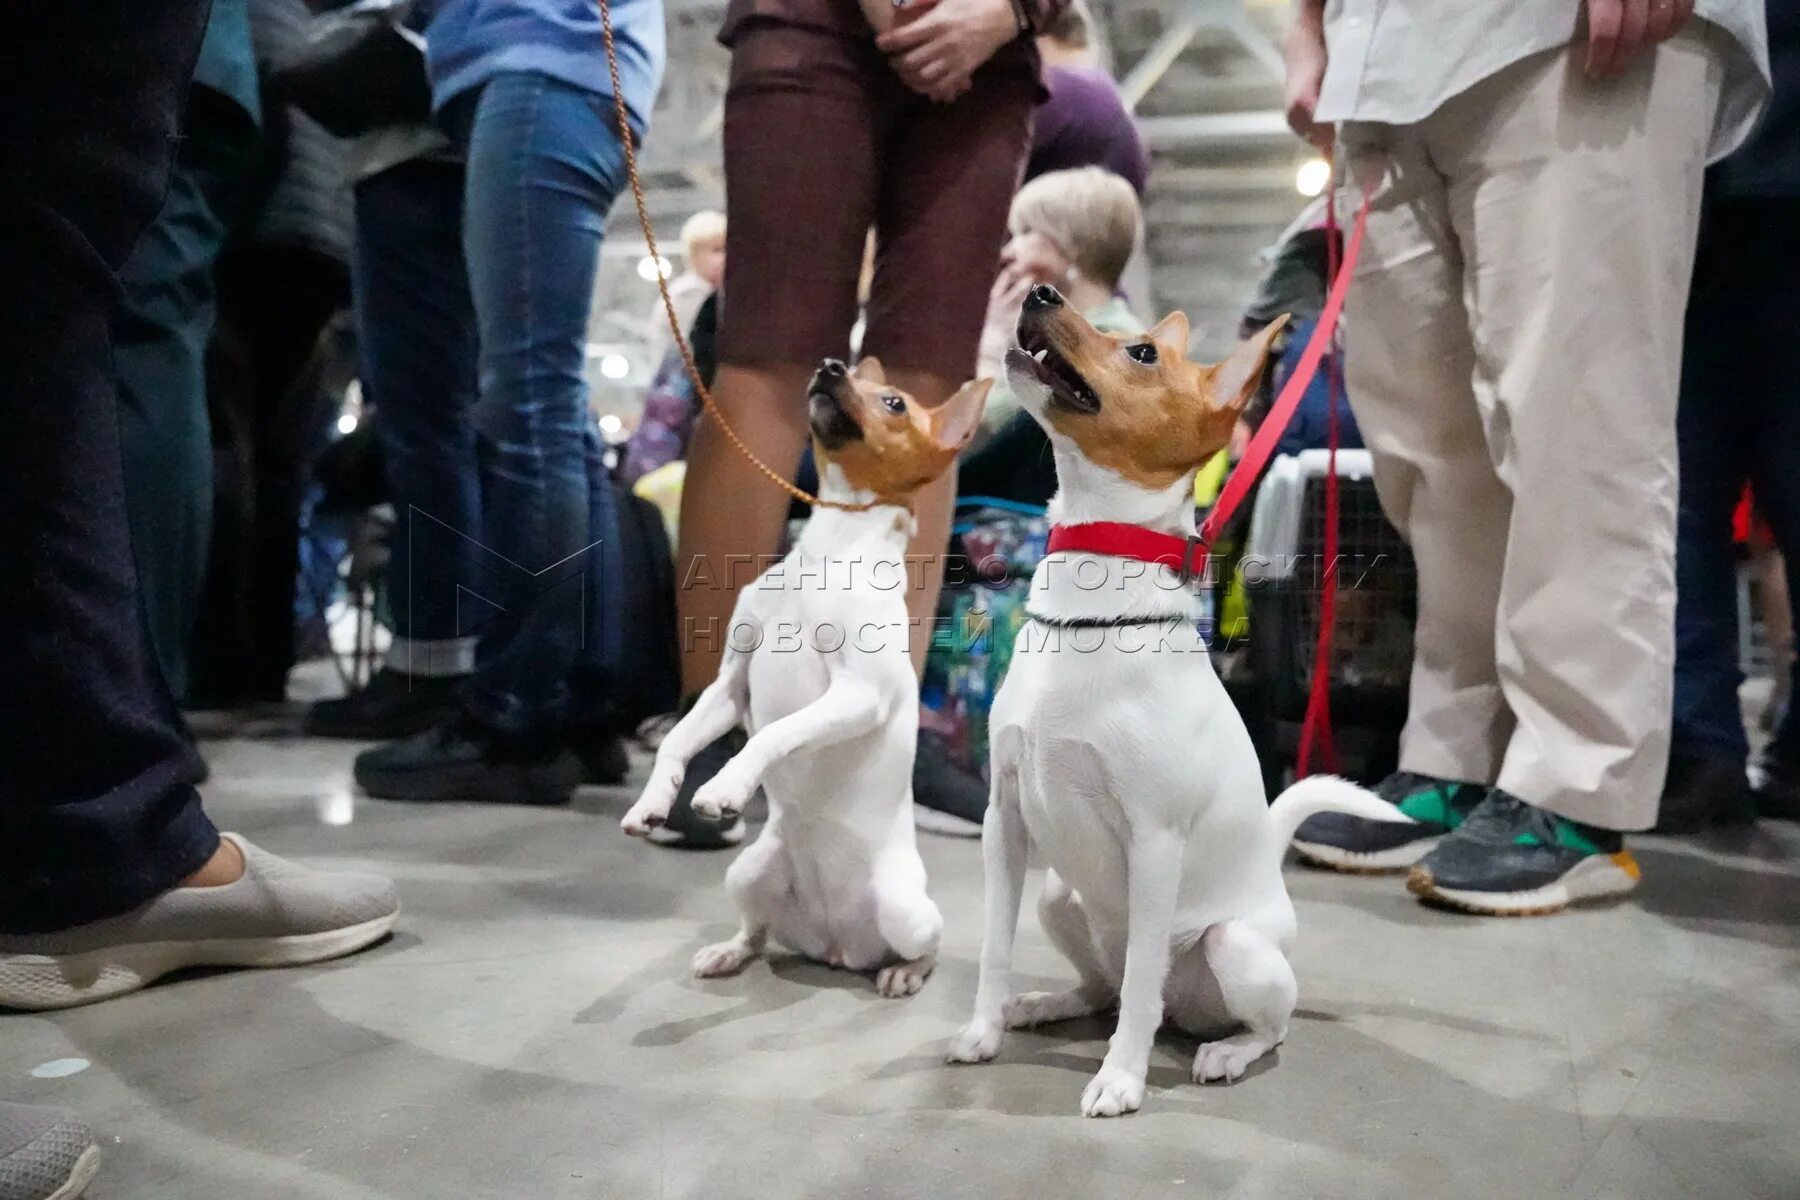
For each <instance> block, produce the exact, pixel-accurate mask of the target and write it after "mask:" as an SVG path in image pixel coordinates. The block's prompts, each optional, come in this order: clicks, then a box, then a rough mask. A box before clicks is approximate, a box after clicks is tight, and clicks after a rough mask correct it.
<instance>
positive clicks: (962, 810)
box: [912, 729, 988, 838]
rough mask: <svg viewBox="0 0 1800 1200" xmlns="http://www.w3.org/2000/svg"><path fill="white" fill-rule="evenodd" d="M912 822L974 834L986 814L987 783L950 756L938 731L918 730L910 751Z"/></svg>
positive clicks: (958, 834)
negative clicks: (911, 753)
mask: <svg viewBox="0 0 1800 1200" xmlns="http://www.w3.org/2000/svg"><path fill="white" fill-rule="evenodd" d="M912 795H913V824H914V825H916V826H917V827H918V828H920V829H922V830H924V831H925V832H927V833H941V834H944V835H946V836H948V837H966V838H977V837H980V836H981V822H982V820H983V819H984V818H985V817H986V816H987V805H988V786H987V784H985V783H983V782H982V781H981V776H979V775H976V774H974V773H972V772H970V771H965V770H963V769H962V768H961V767H959V766H957V765H956V763H955V762H953V761H952V760H951V757H950V745H949V743H948V742H947V741H945V740H944V735H943V734H941V733H933V732H931V731H929V730H923V729H922V730H920V731H919V746H918V750H917V751H916V752H915V753H914V755H913V773H912Z"/></svg>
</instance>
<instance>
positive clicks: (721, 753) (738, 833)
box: [649, 729, 745, 850]
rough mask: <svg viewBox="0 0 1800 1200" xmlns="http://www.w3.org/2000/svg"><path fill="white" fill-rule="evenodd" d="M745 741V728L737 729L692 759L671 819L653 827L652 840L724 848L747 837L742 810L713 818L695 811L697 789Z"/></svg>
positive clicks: (660, 843)
mask: <svg viewBox="0 0 1800 1200" xmlns="http://www.w3.org/2000/svg"><path fill="white" fill-rule="evenodd" d="M744 741H745V738H744V731H743V730H742V729H733V730H732V731H731V732H729V733H727V734H725V735H723V736H722V737H720V738H719V739H718V740H717V741H715V742H714V743H713V744H712V745H710V746H708V747H706V749H704V750H702V751H700V753H698V754H696V755H694V757H692V758H690V759H688V765H687V769H686V770H685V771H683V772H682V775H681V790H680V791H679V792H677V793H676V795H675V803H674V804H673V805H672V806H670V808H669V817H668V820H666V821H664V822H663V823H662V824H661V825H658V826H656V827H655V828H654V829H652V830H651V831H650V833H649V840H650V841H652V842H655V843H656V844H657V845H658V846H668V847H671V848H673V849H677V850H724V849H726V848H727V847H729V846H735V845H737V844H738V843H739V842H741V841H743V840H744V831H745V825H744V818H743V815H742V814H741V813H740V814H739V815H738V816H735V817H732V818H730V819H728V820H724V821H712V820H708V819H707V818H705V817H703V816H701V815H700V814H699V813H697V812H695V811H694V793H695V792H697V791H699V790H700V785H701V784H703V783H705V782H706V781H707V780H709V779H711V778H712V777H713V776H714V775H717V774H718V773H719V770H720V768H722V767H723V766H724V765H725V764H726V763H728V762H730V761H731V759H732V756H733V755H735V754H736V753H737V752H738V751H739V750H742V749H743V748H744Z"/></svg>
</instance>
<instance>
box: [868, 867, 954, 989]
mask: <svg viewBox="0 0 1800 1200" xmlns="http://www.w3.org/2000/svg"><path fill="white" fill-rule="evenodd" d="M873 888H874V893H875V927H876V929H877V930H878V931H879V932H880V934H881V938H882V940H883V941H884V942H886V943H887V945H888V948H889V949H890V950H892V951H893V952H894V954H895V955H897V956H898V957H899V959H900V961H899V962H897V963H891V964H889V965H888V966H885V967H882V968H881V969H880V970H879V971H877V972H876V974H875V988H876V990H877V991H879V992H880V993H881V994H882V995H883V996H887V997H889V998H890V999H897V998H899V997H901V996H910V995H912V994H913V993H914V992H917V991H918V990H919V989H920V988H922V987H924V986H925V980H926V979H927V978H928V977H929V976H930V975H931V972H932V969H933V968H935V967H936V966H937V950H938V939H939V938H940V937H941V936H942V935H943V932H944V917H943V914H942V913H940V912H939V911H938V906H937V905H936V904H934V903H932V900H931V897H930V896H928V895H926V894H925V869H924V866H923V865H922V864H918V863H914V864H909V865H906V866H901V865H898V864H896V865H895V867H894V868H893V870H892V871H891V872H890V873H888V874H887V875H886V877H884V875H883V873H882V872H880V871H878V872H877V873H876V876H875V880H874V884H873Z"/></svg>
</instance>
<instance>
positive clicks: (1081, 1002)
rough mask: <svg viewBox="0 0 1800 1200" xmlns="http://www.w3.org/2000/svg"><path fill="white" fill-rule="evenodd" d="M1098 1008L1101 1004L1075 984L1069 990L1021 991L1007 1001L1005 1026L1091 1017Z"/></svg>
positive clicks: (1022, 1027) (1024, 1025)
mask: <svg viewBox="0 0 1800 1200" xmlns="http://www.w3.org/2000/svg"><path fill="white" fill-rule="evenodd" d="M1099 1011H1100V1006H1099V1005H1097V1004H1095V1003H1094V1002H1093V1001H1092V1000H1089V999H1088V998H1087V997H1086V996H1085V995H1083V994H1082V993H1081V992H1080V991H1079V990H1078V989H1075V988H1070V989H1069V990H1068V991H1066V992H1020V993H1019V994H1018V995H1016V996H1014V997H1013V998H1012V999H1011V1000H1008V1001H1007V1002H1006V1008H1005V1014H1006V1017H1005V1019H1006V1027H1007V1028H1008V1029H1030V1028H1031V1027H1032V1026H1034V1025H1050V1024H1054V1023H1055V1022H1057V1021H1073V1020H1074V1019H1075V1018H1077V1017H1091V1016H1093V1015H1094V1014H1095V1013H1097V1012H1099Z"/></svg>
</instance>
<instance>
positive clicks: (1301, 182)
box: [1294, 158, 1331, 196]
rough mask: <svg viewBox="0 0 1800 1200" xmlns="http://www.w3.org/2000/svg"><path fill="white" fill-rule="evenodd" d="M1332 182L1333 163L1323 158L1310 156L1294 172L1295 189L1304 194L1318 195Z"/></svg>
mask: <svg viewBox="0 0 1800 1200" xmlns="http://www.w3.org/2000/svg"><path fill="white" fill-rule="evenodd" d="M1330 182H1331V164H1330V163H1328V162H1326V161H1325V160H1324V159H1322V158H1309V159H1307V160H1306V161H1305V162H1303V163H1301V164H1300V169H1299V170H1298V171H1296V172H1294V190H1295V191H1297V192H1299V193H1300V194H1301V195H1302V196H1317V195H1318V194H1319V193H1320V192H1322V191H1324V190H1325V187H1326V185H1327V184H1329V183H1330Z"/></svg>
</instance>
